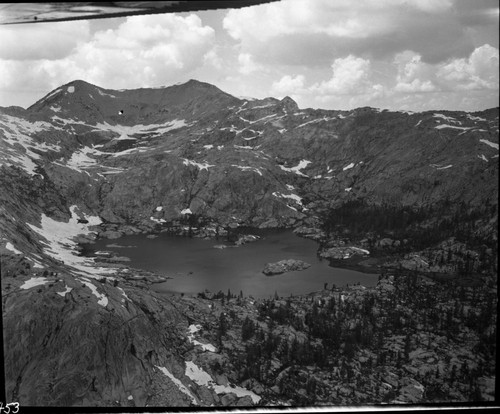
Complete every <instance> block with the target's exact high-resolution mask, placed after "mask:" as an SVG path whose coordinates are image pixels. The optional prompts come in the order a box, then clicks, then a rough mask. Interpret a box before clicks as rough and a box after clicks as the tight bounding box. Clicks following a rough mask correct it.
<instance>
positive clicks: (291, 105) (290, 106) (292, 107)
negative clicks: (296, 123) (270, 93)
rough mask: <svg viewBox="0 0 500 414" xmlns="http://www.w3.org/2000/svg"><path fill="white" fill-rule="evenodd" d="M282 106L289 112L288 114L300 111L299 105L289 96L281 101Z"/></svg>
mask: <svg viewBox="0 0 500 414" xmlns="http://www.w3.org/2000/svg"><path fill="white" fill-rule="evenodd" d="M281 105H282V107H283V108H284V109H285V110H286V111H287V112H294V111H298V109H299V106H298V105H297V102H295V101H294V100H293V99H292V98H290V97H289V96H285V97H284V98H283V99H282V100H281Z"/></svg>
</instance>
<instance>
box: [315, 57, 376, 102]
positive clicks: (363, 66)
mask: <svg viewBox="0 0 500 414" xmlns="http://www.w3.org/2000/svg"><path fill="white" fill-rule="evenodd" d="M332 72H333V74H332V77H331V78H330V79H329V80H327V81H323V82H320V83H316V84H314V85H313V86H311V88H310V90H311V91H313V92H315V93H318V94H320V95H359V94H367V93H373V92H378V91H379V90H380V86H379V85H376V84H374V82H373V81H372V79H371V62H370V61H369V60H368V59H363V58H360V57H356V56H353V55H349V56H347V57H345V58H338V59H335V60H334V62H333V64H332Z"/></svg>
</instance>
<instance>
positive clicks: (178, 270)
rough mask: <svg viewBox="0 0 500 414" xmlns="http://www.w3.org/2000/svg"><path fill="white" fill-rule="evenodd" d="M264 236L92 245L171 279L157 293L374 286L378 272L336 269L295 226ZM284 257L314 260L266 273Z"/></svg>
mask: <svg viewBox="0 0 500 414" xmlns="http://www.w3.org/2000/svg"><path fill="white" fill-rule="evenodd" d="M252 234H257V235H259V236H260V237H261V238H260V239H259V240H258V241H255V242H251V243H247V244H244V245H241V246H238V247H228V248H225V249H218V248H214V246H216V245H221V244H226V245H230V243H228V242H225V241H224V240H222V239H219V240H215V239H212V240H205V239H200V238H189V237H181V236H171V235H167V234H160V235H158V237H157V238H154V239H150V238H147V237H146V235H134V236H124V237H121V238H119V239H115V240H107V239H106V240H98V241H97V242H96V243H95V244H94V245H92V248H93V249H95V251H99V250H107V251H112V252H115V253H117V254H118V255H120V256H126V257H128V258H130V260H131V261H130V262H128V263H127V264H128V265H129V266H130V267H134V268H139V269H144V270H149V271H154V272H156V273H158V274H161V275H163V276H168V277H171V278H172V279H170V280H168V281H167V282H165V283H162V284H158V285H155V286H154V288H155V290H157V291H161V292H166V293H184V294H187V295H196V294H198V293H199V292H202V291H204V290H205V289H208V290H209V291H211V292H214V293H217V292H218V291H219V290H220V291H222V292H224V293H227V291H228V289H230V290H231V293H233V294H239V292H240V291H242V292H243V294H244V295H245V296H250V295H251V296H254V297H256V298H268V297H270V296H273V295H274V293H275V292H277V293H278V295H279V296H289V295H290V294H292V295H299V294H307V293H310V292H313V291H318V290H321V289H323V288H324V284H325V283H328V286H329V287H331V286H332V285H333V284H335V285H337V286H339V287H340V286H345V285H346V284H355V283H358V282H359V283H361V284H362V285H364V286H374V285H375V284H376V283H377V280H378V275H376V274H367V273H362V272H357V271H354V270H348V269H341V268H333V267H330V266H329V265H328V261H327V260H320V259H319V258H318V257H317V255H316V251H317V249H318V244H317V243H316V242H314V241H312V240H309V239H305V238H302V237H298V236H296V235H295V234H294V233H293V232H292V231H291V230H268V231H262V230H261V231H252ZM283 259H298V260H303V261H305V262H307V263H310V264H311V267H309V268H308V269H306V270H302V271H295V272H288V273H283V274H279V275H274V276H266V275H264V274H263V273H262V269H264V266H265V265H266V263H269V262H277V261H280V260H283Z"/></svg>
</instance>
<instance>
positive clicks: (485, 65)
mask: <svg viewBox="0 0 500 414" xmlns="http://www.w3.org/2000/svg"><path fill="white" fill-rule="evenodd" d="M498 70H499V51H498V49H497V48H494V47H492V46H490V45H488V44H486V45H483V46H481V47H478V48H476V49H475V50H474V52H473V53H472V54H471V55H470V57H469V58H468V59H454V60H452V61H450V62H449V63H447V64H445V65H442V66H441V67H439V69H438V70H437V76H438V77H439V78H440V79H441V80H442V81H443V84H444V85H445V86H446V87H447V88H448V89H455V90H478V89H496V90H497V89H498V88H499V81H498Z"/></svg>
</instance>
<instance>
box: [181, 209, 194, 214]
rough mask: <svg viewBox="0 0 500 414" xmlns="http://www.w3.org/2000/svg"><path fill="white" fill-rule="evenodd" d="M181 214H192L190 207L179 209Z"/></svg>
mask: <svg viewBox="0 0 500 414" xmlns="http://www.w3.org/2000/svg"><path fill="white" fill-rule="evenodd" d="M181 214H193V212H192V211H191V209H190V208H185V209H184V210H181Z"/></svg>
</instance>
